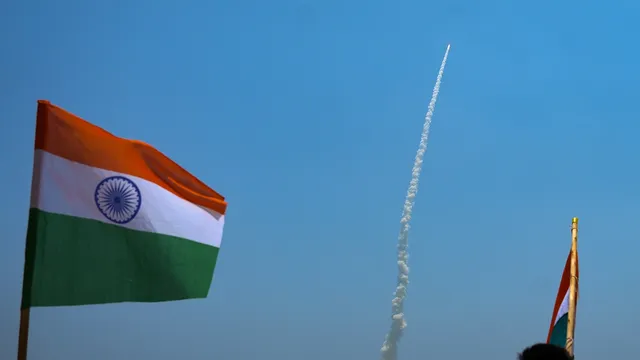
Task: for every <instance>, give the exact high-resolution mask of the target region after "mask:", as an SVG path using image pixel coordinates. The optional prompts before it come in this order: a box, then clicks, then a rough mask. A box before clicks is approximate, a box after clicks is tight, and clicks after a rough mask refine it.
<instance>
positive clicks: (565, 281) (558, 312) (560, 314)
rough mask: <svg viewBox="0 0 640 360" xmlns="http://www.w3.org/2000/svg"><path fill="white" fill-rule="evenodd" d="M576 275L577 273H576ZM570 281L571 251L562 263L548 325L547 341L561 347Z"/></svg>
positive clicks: (565, 338) (567, 313)
mask: <svg viewBox="0 0 640 360" xmlns="http://www.w3.org/2000/svg"><path fill="white" fill-rule="evenodd" d="M577 256H578V254H577V253H576V264H577V262H578V258H577ZM576 275H577V274H576ZM570 282H571V253H569V256H568V257H567V262H566V264H565V265H564V271H563V272H562V279H561V280H560V288H559V289H558V296H557V297H556V303H555V305H554V307H553V316H551V325H549V334H548V335H547V343H548V344H553V345H557V346H561V347H563V348H564V347H565V345H566V343H567V326H568V322H569V285H570Z"/></svg>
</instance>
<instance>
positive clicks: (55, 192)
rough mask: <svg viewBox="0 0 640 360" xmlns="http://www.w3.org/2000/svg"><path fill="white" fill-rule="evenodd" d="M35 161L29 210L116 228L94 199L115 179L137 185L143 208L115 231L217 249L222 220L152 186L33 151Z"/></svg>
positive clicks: (44, 152) (218, 215)
mask: <svg viewBox="0 0 640 360" xmlns="http://www.w3.org/2000/svg"><path fill="white" fill-rule="evenodd" d="M34 162H35V165H34V180H33V181H34V183H33V184H32V189H33V190H35V191H32V195H31V207H32V208H38V209H41V210H44V211H47V212H51V213H57V214H63V215H70V216H76V217H79V218H85V219H92V220H98V221H101V222H103V223H107V224H112V225H118V224H116V223H114V222H112V221H110V220H109V219H107V218H106V217H105V216H104V215H103V214H102V213H101V212H100V210H99V209H98V206H97V205H96V202H95V200H94V194H95V191H96V187H97V185H98V184H99V183H100V181H102V180H103V179H105V178H107V177H109V176H117V175H120V176H124V177H126V178H128V179H130V180H132V181H133V182H134V183H135V184H136V185H137V186H138V189H139V190H140V193H141V198H142V204H141V206H140V210H139V212H138V214H137V215H136V216H135V218H134V219H133V220H131V221H130V222H129V223H126V224H124V225H118V226H122V227H125V228H128V229H133V230H140V231H146V232H155V233H160V234H164V235H172V236H176V237H180V238H184V239H188V240H193V241H196V242H199V243H203V244H207V245H213V246H215V247H220V242H221V241H222V229H223V227H224V216H222V215H220V214H217V213H215V212H213V211H211V210H208V209H207V210H205V209H204V208H201V207H199V206H198V205H195V204H193V203H191V202H189V201H186V200H184V199H182V198H181V197H179V196H176V195H174V194H173V193H171V192H169V191H167V190H165V189H164V188H162V187H160V186H158V185H157V184H155V183H153V182H151V181H148V180H144V179H141V178H139V177H136V176H131V175H128V174H121V173H117V172H114V171H108V170H104V169H99V168H94V167H91V166H87V165H84V164H80V163H77V162H73V161H70V160H67V159H64V158H61V157H59V156H56V155H53V154H51V153H48V152H46V151H43V150H36V151H35V159H34Z"/></svg>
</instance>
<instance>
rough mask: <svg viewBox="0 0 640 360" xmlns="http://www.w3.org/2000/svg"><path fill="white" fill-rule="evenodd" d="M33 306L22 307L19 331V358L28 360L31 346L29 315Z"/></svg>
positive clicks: (19, 359)
mask: <svg viewBox="0 0 640 360" xmlns="http://www.w3.org/2000/svg"><path fill="white" fill-rule="evenodd" d="M30 315H31V308H26V309H20V330H19V333H18V360H27V348H28V347H29V316H30Z"/></svg>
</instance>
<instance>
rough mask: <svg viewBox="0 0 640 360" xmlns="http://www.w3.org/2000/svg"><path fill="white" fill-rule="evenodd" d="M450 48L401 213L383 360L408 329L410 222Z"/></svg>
mask: <svg viewBox="0 0 640 360" xmlns="http://www.w3.org/2000/svg"><path fill="white" fill-rule="evenodd" d="M450 47H451V45H447V50H446V51H445V53H444V58H443V59H442V64H441V65H440V71H438V77H437V78H436V85H435V86H434V87H433V94H432V95H431V101H430V102H429V108H428V111H427V115H426V116H425V118H424V126H423V127H422V135H421V136H420V145H419V146H418V152H417V153H416V159H415V162H414V163H413V170H412V171H411V182H410V183H409V189H408V190H407V197H406V199H405V201H404V209H403V210H402V219H401V220H400V234H399V235H398V286H397V287H396V292H395V294H394V295H395V297H394V298H393V300H392V301H391V304H392V314H393V315H392V318H391V319H392V320H391V329H390V330H389V333H388V334H387V336H386V338H385V340H384V343H383V344H382V349H381V352H382V359H383V360H396V359H397V357H398V341H399V340H400V338H401V337H402V333H403V330H404V328H405V327H406V326H407V323H406V321H405V319H404V312H403V311H404V298H405V297H406V295H407V286H408V285H409V265H408V264H407V262H408V260H409V253H408V251H407V249H408V247H409V221H410V220H411V212H412V211H413V203H414V202H415V199H416V194H417V193H418V182H419V181H420V172H421V171H422V159H423V158H424V153H425V151H427V140H428V139H429V128H430V127H431V118H432V117H433V111H434V110H435V107H436V100H438V93H439V92H440V82H441V81H442V75H443V74H444V66H445V65H446V63H447V57H448V56H449V48H450Z"/></svg>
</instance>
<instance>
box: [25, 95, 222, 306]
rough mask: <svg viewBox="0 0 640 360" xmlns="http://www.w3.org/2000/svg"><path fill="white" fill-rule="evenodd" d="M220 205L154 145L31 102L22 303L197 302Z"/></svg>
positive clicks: (217, 237) (209, 269)
mask: <svg viewBox="0 0 640 360" xmlns="http://www.w3.org/2000/svg"><path fill="white" fill-rule="evenodd" d="M226 207H227V203H226V202H225V200H224V197H222V196H221V195H220V194H218V193H217V192H215V191H214V190H212V189H211V188H209V187H208V186H207V185H205V184H204V183H202V182H201V181H199V180H198V179H197V178H195V177H194V176H193V175H191V174H190V173H189V172H187V171H186V170H184V169H183V168H182V167H180V166H179V165H178V164H176V163H175V162H173V161H172V160H171V159H169V158H168V157H166V156H165V155H163V154H162V153H161V152H160V151H158V150H156V149H155V148H153V147H151V146H149V145H147V144H145V143H143V142H140V141H135V140H127V139H123V138H119V137H117V136H114V135H112V134H111V133H109V132H107V131H105V130H103V129H101V128H99V127H97V126H95V125H92V124H90V123H88V122H86V121H84V120H82V119H80V118H79V117H77V116H74V115H73V114H71V113H68V112H66V111H65V110H63V109H61V108H59V107H57V106H54V105H52V104H50V103H49V102H48V101H39V102H38V114H37V125H36V140H35V154H34V166H33V180H32V187H31V206H30V211H29V225H28V231H27V244H26V251H25V269H24V284H23V294H22V308H23V309H26V308H29V307H33V306H64V305H85V304H105V303H116V302H126V301H130V302H156V301H170V300H181V299H191V298H204V297H206V296H207V294H208V292H209V287H210V285H211V280H212V278H213V270H214V267H215V264H216V259H217V256H218V251H219V248H220V242H221V240H222V230H223V226H224V219H225V217H224V214H225V210H226Z"/></svg>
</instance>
